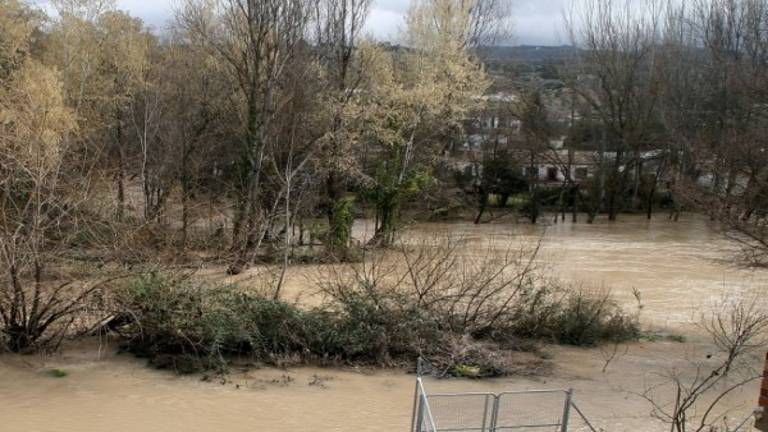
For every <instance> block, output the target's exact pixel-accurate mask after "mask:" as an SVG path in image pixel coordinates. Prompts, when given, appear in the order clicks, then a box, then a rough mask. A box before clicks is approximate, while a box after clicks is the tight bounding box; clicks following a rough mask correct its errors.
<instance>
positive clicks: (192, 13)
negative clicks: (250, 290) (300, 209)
mask: <svg viewBox="0 0 768 432" xmlns="http://www.w3.org/2000/svg"><path fill="white" fill-rule="evenodd" d="M308 6H309V2H308V1H307V0H187V1H186V3H185V4H184V5H183V8H182V9H181V11H180V12H179V15H178V20H179V23H180V25H181V27H182V28H184V29H185V30H186V32H187V33H188V34H189V35H190V39H191V40H194V41H196V42H198V43H200V44H201V45H202V47H204V48H205V49H207V51H208V53H209V54H210V55H212V56H214V57H215V58H217V59H218V60H219V61H221V62H222V63H223V64H225V65H226V66H227V68H226V70H227V72H228V73H229V74H231V76H232V77H233V79H234V80H235V81H236V82H237V83H238V85H239V88H240V93H241V95H240V99H241V111H242V116H243V125H242V127H243V132H242V147H241V159H242V160H241V162H240V168H239V170H240V172H239V176H238V177H239V179H238V181H237V182H236V185H235V186H236V190H237V193H236V199H237V204H236V210H235V216H234V224H233V233H232V240H233V241H232V243H233V251H234V252H235V258H234V260H233V262H232V265H231V266H230V269H229V271H230V272H231V273H233V274H237V273H240V272H241V271H242V270H243V268H244V267H245V266H246V265H247V264H248V263H249V262H250V261H251V260H252V258H253V254H254V252H255V251H256V249H257V248H258V247H259V245H260V244H261V241H262V239H263V236H264V234H265V233H266V231H267V229H268V226H269V224H268V219H269V218H268V213H269V206H268V205H265V203H264V198H265V196H264V195H263V190H262V189H263V188H262V186H263V185H262V182H263V181H264V178H263V177H264V166H265V161H266V159H267V153H266V152H267V149H268V148H269V146H268V144H269V140H270V137H271V131H272V127H273V120H274V116H275V113H276V112H277V104H278V95H277V93H278V91H279V88H280V82H281V80H282V78H283V77H284V74H285V72H286V66H287V65H288V64H289V63H290V61H291V60H292V59H293V57H294V56H295V54H296V52H297V50H298V48H299V47H300V45H301V44H302V43H303V42H304V36H305V34H306V31H307V26H308V23H309V20H310V17H311V14H310V12H311V9H310V8H309V7H308Z"/></svg>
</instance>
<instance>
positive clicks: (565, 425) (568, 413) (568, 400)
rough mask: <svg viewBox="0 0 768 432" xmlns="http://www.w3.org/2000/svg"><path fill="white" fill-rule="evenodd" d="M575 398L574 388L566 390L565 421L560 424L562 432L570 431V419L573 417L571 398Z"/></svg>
mask: <svg viewBox="0 0 768 432" xmlns="http://www.w3.org/2000/svg"><path fill="white" fill-rule="evenodd" d="M572 398H573V389H568V390H566V392H565V406H564V407H563V421H562V425H561V426H560V432H568V421H569V420H570V417H571V400H572Z"/></svg>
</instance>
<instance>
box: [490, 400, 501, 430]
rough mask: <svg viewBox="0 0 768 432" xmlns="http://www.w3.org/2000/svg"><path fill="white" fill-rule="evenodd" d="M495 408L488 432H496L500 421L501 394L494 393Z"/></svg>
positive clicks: (492, 410)
mask: <svg viewBox="0 0 768 432" xmlns="http://www.w3.org/2000/svg"><path fill="white" fill-rule="evenodd" d="M492 397H493V408H491V424H490V425H488V432H496V427H497V426H498V425H497V422H498V421H499V395H492Z"/></svg>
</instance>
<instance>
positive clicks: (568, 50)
mask: <svg viewBox="0 0 768 432" xmlns="http://www.w3.org/2000/svg"><path fill="white" fill-rule="evenodd" d="M580 51H581V50H579V49H578V48H576V47H573V46H570V45H562V46H534V45H520V46H486V47H482V48H480V50H479V54H480V56H481V57H482V58H483V60H485V61H494V62H504V63H506V62H522V63H545V62H561V61H564V60H567V59H569V58H572V57H573V56H575V55H578V54H579V52H580Z"/></svg>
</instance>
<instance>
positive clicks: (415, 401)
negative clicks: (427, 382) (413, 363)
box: [411, 378, 419, 432]
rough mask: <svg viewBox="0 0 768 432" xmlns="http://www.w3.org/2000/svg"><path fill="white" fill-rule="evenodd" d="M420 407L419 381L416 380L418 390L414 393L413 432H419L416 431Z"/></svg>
mask: <svg viewBox="0 0 768 432" xmlns="http://www.w3.org/2000/svg"><path fill="white" fill-rule="evenodd" d="M418 406H419V379H418V378H417V379H416V389H415V390H414V391H413V413H411V432H418V430H417V429H416V428H417V426H416V410H417V409H418Z"/></svg>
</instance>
